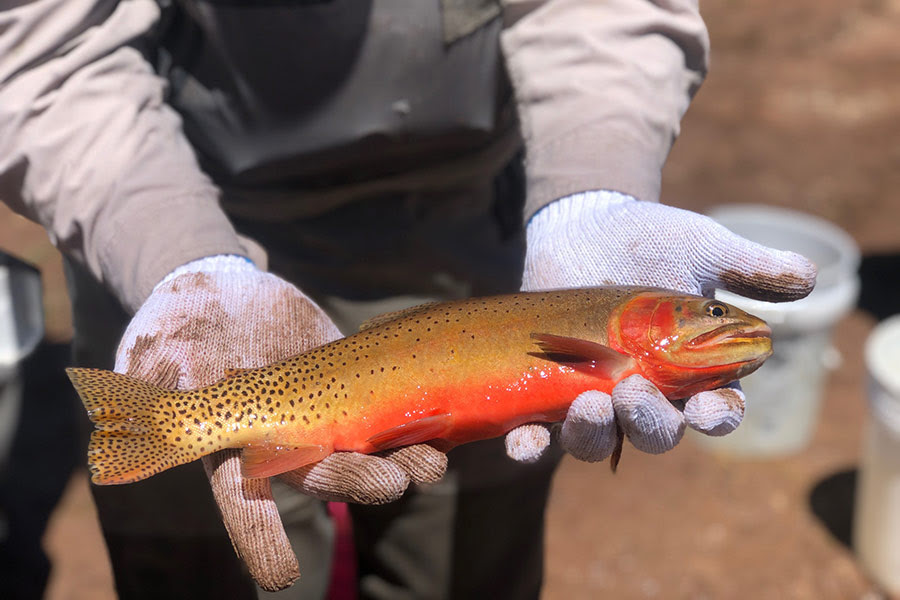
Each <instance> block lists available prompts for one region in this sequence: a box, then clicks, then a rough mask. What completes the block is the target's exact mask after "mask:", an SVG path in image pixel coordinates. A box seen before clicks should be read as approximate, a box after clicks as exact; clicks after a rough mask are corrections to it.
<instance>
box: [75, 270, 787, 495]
mask: <svg viewBox="0 0 900 600" xmlns="http://www.w3.org/2000/svg"><path fill="white" fill-rule="evenodd" d="M769 336H770V330H769V328H768V327H767V326H766V324H765V323H764V322H763V321H761V320H760V319H758V318H756V317H754V316H752V315H749V314H747V313H745V312H743V311H741V310H739V309H737V308H734V307H732V306H729V305H727V304H724V303H722V302H718V301H715V300H709V299H707V298H700V297H696V296H686V295H684V294H679V293H675V292H670V291H666V290H659V289H653V288H638V287H601V288H584V289H570V290H559V291H549V292H533V293H519V294H511V295H505V296H495V297H490V298H472V299H468V300H459V301H454V302H446V303H439V304H429V305H423V306H421V307H416V308H412V309H409V310H407V311H402V312H400V313H392V314H390V315H386V316H384V317H380V318H377V319H374V320H373V321H371V322H368V323H366V324H364V325H363V328H362V329H361V330H360V332H359V333H356V334H354V335H351V336H349V337H346V338H343V339H340V340H337V341H335V342H332V343H330V344H326V345H324V346H320V347H318V348H315V349H313V350H309V351H307V352H304V353H302V354H299V355H297V356H294V357H292V358H288V359H286V360H283V361H281V362H277V363H274V364H271V365H269V366H266V367H262V368H257V369H244V370H240V369H235V370H230V371H228V372H227V374H226V376H225V378H224V379H222V380H221V381H219V382H218V383H215V384H213V385H210V386H207V387H204V388H200V389H195V390H186V391H176V390H169V389H163V388H160V387H157V386H154V385H151V384H149V383H146V382H144V381H140V380H137V379H134V378H131V377H128V376H126V375H120V374H117V373H113V372H111V371H104V370H100V369H68V371H67V372H68V374H69V377H70V378H71V380H72V383H73V384H74V386H75V389H76V390H77V391H78V393H79V395H80V396H81V399H82V401H83V402H84V405H85V408H86V409H87V411H88V415H89V416H90V418H91V420H92V421H93V422H94V425H95V431H94V432H93V434H92V435H91V441H90V446H89V449H88V461H89V464H90V469H91V472H92V480H93V481H94V483H97V484H120V483H130V482H133V481H138V480H141V479H144V478H147V477H150V476H151V475H153V474H155V473H158V472H160V471H162V470H164V469H168V468H170V467H174V466H176V465H180V464H184V463H187V462H190V461H193V460H196V459H198V458H200V457H201V456H204V455H206V454H211V453H213V452H215V451H217V450H222V449H225V448H242V449H243V452H242V470H243V474H244V476H246V477H268V476H272V475H276V474H278V473H282V472H285V471H288V470H291V469H295V468H298V467H301V466H303V465H307V464H310V463H313V462H316V461H319V460H321V459H323V458H325V457H326V456H328V455H329V454H331V453H332V452H336V451H355V452H363V453H372V452H377V451H381V450H387V449H390V448H395V447H398V446H406V445H410V444H416V443H423V442H427V443H429V444H431V445H433V446H435V447H436V448H438V449H440V450H448V449H450V448H452V447H454V446H457V445H459V444H463V443H466V442H471V441H474V440H480V439H486V438H491V437H496V436H500V435H503V434H505V433H506V432H508V431H510V430H511V429H513V428H515V427H517V426H519V425H522V424H524V423H532V422H554V421H560V420H562V419H563V418H564V417H565V414H566V411H567V409H568V407H569V404H570V403H571V402H572V401H573V400H574V399H575V398H576V397H577V396H578V395H579V394H580V393H581V392H584V391H587V390H601V391H604V392H607V393H609V392H611V391H612V388H613V386H615V384H616V383H618V382H619V381H621V380H622V379H624V378H626V377H628V376H629V375H632V374H640V375H642V376H644V377H646V378H647V379H649V380H650V381H652V382H653V383H654V384H655V385H656V386H657V387H658V388H659V389H660V390H661V391H662V392H663V394H665V395H666V397H667V398H669V399H670V400H676V399H681V398H686V397H689V396H691V395H693V394H695V393H697V392H700V391H703V390H707V389H713V388H716V387H719V386H721V385H724V384H726V383H728V382H730V381H733V380H735V379H738V378H740V377H743V376H744V375H747V374H748V373H751V372H752V371H754V370H755V369H756V368H757V367H759V366H760V365H761V364H762V363H763V361H764V360H765V359H766V358H767V357H768V356H769V355H770V354H771V352H772V347H771V340H770V337H769Z"/></svg>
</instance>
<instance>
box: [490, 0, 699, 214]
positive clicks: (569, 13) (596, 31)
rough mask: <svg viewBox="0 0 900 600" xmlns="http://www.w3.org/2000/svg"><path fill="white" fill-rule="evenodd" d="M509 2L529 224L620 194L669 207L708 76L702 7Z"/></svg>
mask: <svg viewBox="0 0 900 600" xmlns="http://www.w3.org/2000/svg"><path fill="white" fill-rule="evenodd" d="M535 4H536V3H535V2H533V1H525V2H515V1H510V2H508V3H507V4H506V6H505V18H506V20H507V22H508V27H507V29H506V30H505V32H504V33H503V37H502V44H503V51H504V54H505V56H506V61H507V67H508V69H509V72H510V77H511V79H512V82H513V87H514V90H515V94H516V101H517V104H518V110H519V118H520V120H521V123H522V134H523V137H524V140H525V149H526V174H527V178H528V198H527V204H526V217H530V216H531V215H533V214H534V213H535V212H536V211H537V210H539V209H540V208H541V207H542V206H544V205H546V204H547V203H549V202H552V201H553V200H556V199H559V198H562V197H564V196H567V195H570V194H573V193H577V192H583V191H589V190H601V189H605V190H611V191H618V192H623V193H626V194H630V195H632V196H634V197H636V198H639V199H642V200H650V201H658V200H659V188H660V179H661V171H662V166H663V163H664V162H665V159H666V156H667V155H668V153H669V149H670V148H671V146H672V143H673V141H674V139H675V137H676V136H677V135H678V131H679V121H680V119H681V117H682V115H683V114H684V113H685V111H686V110H687V107H688V104H689V102H690V99H691V96H692V95H693V94H694V92H695V91H696V90H697V88H698V87H699V85H700V83H701V81H702V80H703V77H704V75H705V73H706V67H707V57H708V51H709V40H708V36H707V32H706V27H705V25H704V23H703V20H702V19H701V18H700V14H699V10H698V7H697V1H696V0H659V1H657V2H650V1H646V0H592V1H585V0H550V1H548V2H546V3H543V4H541V5H539V6H538V7H537V8H534V6H535Z"/></svg>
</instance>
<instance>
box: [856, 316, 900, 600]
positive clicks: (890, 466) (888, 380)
mask: <svg viewBox="0 0 900 600" xmlns="http://www.w3.org/2000/svg"><path fill="white" fill-rule="evenodd" d="M866 367H867V368H868V371H869V393H868V396H869V409H870V410H869V419H868V427H867V430H866V435H865V442H864V445H863V452H862V461H861V463H860V468H859V479H858V484H857V487H856V504H855V509H854V512H855V514H854V524H853V548H854V550H855V551H856V553H857V555H858V556H859V559H860V562H861V563H862V565H863V567H864V568H865V569H866V570H867V571H868V572H869V573H870V574H871V575H872V577H874V578H875V580H876V581H877V582H878V583H879V584H880V585H881V586H883V587H884V588H885V590H886V591H888V592H889V593H891V594H900V315H897V316H894V317H891V318H890V319H887V320H886V321H883V322H882V323H881V324H880V325H879V326H878V327H876V328H875V330H874V331H873V332H872V334H871V335H870V336H869V339H868V341H867V342H866Z"/></svg>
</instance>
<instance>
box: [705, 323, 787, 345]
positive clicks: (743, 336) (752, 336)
mask: <svg viewBox="0 0 900 600" xmlns="http://www.w3.org/2000/svg"><path fill="white" fill-rule="evenodd" d="M771 336H772V329H771V328H770V327H769V326H768V325H766V324H765V323H759V324H758V325H747V324H746V323H734V324H731V325H722V326H721V327H717V328H716V329H713V330H712V331H707V332H705V333H701V334H700V335H697V336H695V337H693V338H691V340H690V341H689V342H688V345H690V346H692V347H694V348H702V347H705V346H711V345H715V344H723V343H725V344H731V343H742V342H752V341H753V340H757V339H760V338H764V339H769V338H771Z"/></svg>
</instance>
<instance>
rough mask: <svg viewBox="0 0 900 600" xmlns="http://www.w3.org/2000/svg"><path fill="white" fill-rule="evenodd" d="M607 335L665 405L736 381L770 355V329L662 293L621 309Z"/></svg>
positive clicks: (696, 300)
mask: <svg viewBox="0 0 900 600" xmlns="http://www.w3.org/2000/svg"><path fill="white" fill-rule="evenodd" d="M711 307H712V308H714V309H715V310H714V311H713V310H710V308H711ZM607 335H608V337H609V340H610V346H611V347H612V348H614V349H615V350H618V351H620V352H624V353H628V354H630V355H631V356H633V357H634V358H635V359H636V360H637V361H638V363H639V364H640V369H641V374H642V375H643V376H644V377H645V378H646V379H648V380H650V381H651V382H652V383H653V384H654V385H656V387H657V388H658V389H659V390H660V391H661V392H662V393H663V394H664V395H665V396H666V397H667V398H669V399H670V400H677V399H682V398H687V397H690V396H692V395H694V394H696V393H699V392H701V391H705V390H710V389H715V388H717V387H721V386H723V385H725V384H727V383H730V382H732V381H735V380H737V379H739V378H741V377H743V376H745V375H748V374H750V373H752V372H753V371H755V370H756V369H757V368H759V367H760V366H761V365H762V364H763V362H764V361H765V360H766V359H767V358H768V357H769V356H771V354H772V341H771V329H770V328H769V326H768V325H767V324H766V323H765V322H764V321H762V320H761V319H759V318H757V317H754V316H753V315H750V314H748V313H746V312H744V311H741V310H739V309H737V308H735V307H732V306H729V305H726V304H724V303H721V302H718V301H715V300H709V299H707V298H701V297H697V296H687V295H684V296H678V295H674V294H672V293H667V292H661V291H651V292H647V293H643V294H638V295H637V296H635V297H633V298H631V299H629V301H627V302H626V303H623V305H622V307H620V309H619V311H617V312H616V314H615V315H614V316H613V318H612V319H610V322H609V324H608V331H607Z"/></svg>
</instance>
